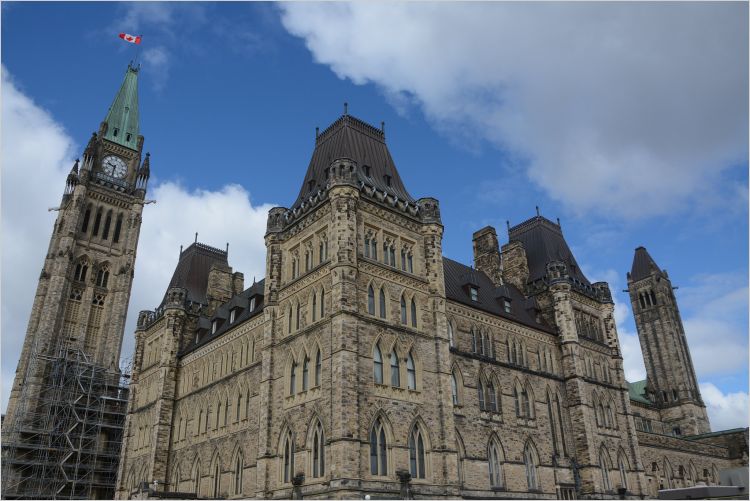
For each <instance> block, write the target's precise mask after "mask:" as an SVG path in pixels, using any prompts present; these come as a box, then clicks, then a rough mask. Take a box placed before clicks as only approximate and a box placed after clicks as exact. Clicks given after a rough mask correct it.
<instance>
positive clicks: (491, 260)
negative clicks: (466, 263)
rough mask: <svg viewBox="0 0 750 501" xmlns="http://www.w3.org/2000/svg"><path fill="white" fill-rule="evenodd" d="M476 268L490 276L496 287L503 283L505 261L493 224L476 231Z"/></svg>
mask: <svg viewBox="0 0 750 501" xmlns="http://www.w3.org/2000/svg"><path fill="white" fill-rule="evenodd" d="M472 240H473V242H474V268H476V269H477V270H478V271H481V272H483V273H484V274H485V275H487V276H488V277H490V280H492V283H493V284H495V286H496V287H499V286H501V285H503V262H502V259H501V258H500V247H499V246H498V243H497V233H496V232H495V228H493V227H492V226H485V227H484V228H482V229H481V230H479V231H476V232H474V236H473V239H472Z"/></svg>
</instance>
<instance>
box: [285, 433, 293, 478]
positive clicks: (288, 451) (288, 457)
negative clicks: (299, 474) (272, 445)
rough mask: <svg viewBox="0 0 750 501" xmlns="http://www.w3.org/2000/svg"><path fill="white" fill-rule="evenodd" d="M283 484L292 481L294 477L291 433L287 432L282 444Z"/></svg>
mask: <svg viewBox="0 0 750 501" xmlns="http://www.w3.org/2000/svg"><path fill="white" fill-rule="evenodd" d="M283 460H284V472H283V473H284V483H285V484H288V483H289V482H291V481H292V477H293V476H294V439H293V438H292V432H291V431H287V434H286V440H285V442H284V457H283Z"/></svg>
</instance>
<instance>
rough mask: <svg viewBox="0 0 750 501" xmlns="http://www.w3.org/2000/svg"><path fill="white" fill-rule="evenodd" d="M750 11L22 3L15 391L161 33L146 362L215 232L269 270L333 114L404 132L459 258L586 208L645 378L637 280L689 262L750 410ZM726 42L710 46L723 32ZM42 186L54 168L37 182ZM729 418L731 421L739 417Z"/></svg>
mask: <svg viewBox="0 0 750 501" xmlns="http://www.w3.org/2000/svg"><path fill="white" fill-rule="evenodd" d="M747 13H748V12H747V5H746V4H741V3H736V4H729V5H727V4H724V5H717V4H713V5H706V4H677V3H674V4H667V5H664V4H642V3H632V4H617V5H599V4H589V3H583V4H579V3H576V4H563V3H556V4H532V5H522V4H482V3H476V4H465V3H462V4H449V3H444V4H439V5H438V4H429V3H417V4H399V3H387V4H385V5H381V4H375V3H371V2H367V3H363V4H356V5H352V4H337V3H326V4H317V3H312V4H291V3H288V4H266V3H235V2H232V3H211V4H208V3H191V4H183V3H169V4H164V3H90V2H81V3H66V2H60V3H41V2H40V3H36V2H35V3H15V2H3V4H2V48H3V51H2V65H3V82H2V83H3V89H2V97H3V116H2V119H3V121H2V136H3V154H2V155H3V157H2V159H3V165H2V175H3V185H2V194H3V197H2V209H3V237H4V238H3V241H2V242H3V243H2V251H3V257H2V264H3V277H2V293H3V305H2V306H3V315H2V328H3V335H2V348H3V355H2V362H3V366H2V374H3V390H4V395H3V399H2V406H3V407H4V406H5V402H6V400H7V388H8V387H9V385H10V381H9V380H10V378H12V374H13V371H14V369H15V364H16V361H17V358H18V353H19V350H20V344H21V342H22V337H23V336H22V333H23V332H24V330H25V325H26V321H27V318H28V311H29V309H30V306H31V301H32V298H33V291H34V286H35V283H33V284H30V283H29V282H30V281H28V280H25V277H26V276H29V275H26V273H29V274H30V276H36V274H37V273H38V269H39V266H41V264H42V260H43V255H44V249H45V247H46V245H47V241H48V237H49V231H50V228H51V224H52V220H53V219H54V213H48V212H46V208H47V207H52V206H54V205H56V204H57V203H58V201H59V196H60V194H61V193H62V189H63V179H64V175H65V174H66V173H67V171H68V170H69V169H70V165H71V162H72V160H73V159H75V158H76V157H77V156H79V155H80V152H81V149H82V146H83V145H85V142H86V141H87V139H88V137H89V136H90V134H91V132H92V131H94V130H95V129H96V128H97V127H98V124H99V122H100V121H101V120H102V118H103V117H104V115H105V113H106V110H107V107H108V106H109V104H110V103H111V100H112V98H113V97H114V93H115V92H116V90H117V88H118V86H119V84H120V82H121V80H122V76H123V74H124V70H125V68H126V65H127V63H128V61H129V60H130V59H132V58H133V57H135V50H134V47H133V46H130V45H128V44H126V43H124V42H123V41H121V40H120V39H119V38H117V33H119V32H121V31H125V32H129V33H133V34H142V35H143V44H142V46H141V49H140V50H141V52H140V54H139V59H140V61H141V62H142V65H143V67H142V72H141V77H140V113H141V131H142V133H143V135H144V136H145V138H146V143H145V150H146V151H149V152H151V155H152V173H153V174H152V175H153V177H152V181H151V185H150V188H151V192H150V194H149V197H153V198H154V199H156V200H157V204H155V205H151V206H148V207H147V209H146V211H145V214H144V226H143V232H142V236H141V243H140V247H139V251H138V252H139V260H138V264H137V267H136V279H135V283H134V290H133V300H132V304H131V309H130V314H129V320H128V329H127V330H126V333H125V337H126V342H125V346H124V351H123V356H127V354H128V351H129V350H132V345H133V344H132V326H133V323H134V320H135V316H136V314H137V311H138V310H140V309H147V308H152V307H154V306H156V304H158V301H159V297H160V295H161V294H162V293H163V289H164V287H165V286H166V283H167V281H168V279H169V275H170V274H171V270H172V269H173V267H174V265H175V262H176V258H177V252H178V249H179V245H180V244H189V243H190V242H191V241H192V239H193V234H194V232H195V231H198V232H200V235H201V236H200V239H201V240H202V241H205V242H206V243H208V244H212V245H215V246H218V247H222V246H223V245H224V243H225V242H227V241H228V242H229V243H230V263H231V264H232V265H233V266H234V267H235V269H238V270H240V271H243V272H244V273H245V277H246V283H247V282H250V281H252V277H253V276H257V277H258V278H260V277H261V276H262V273H263V268H264V252H263V240H262V236H263V231H264V228H265V214H266V211H267V210H268V208H269V207H271V206H273V205H288V204H290V203H291V202H292V201H293V200H294V199H295V197H296V195H297V191H298V190H299V187H300V184H301V182H302V177H303V175H304V172H305V169H306V167H307V163H308V162H309V159H310V155H311V153H312V148H313V141H314V130H315V127H316V126H319V127H321V129H322V128H325V127H326V126H327V125H328V124H329V123H330V122H332V121H333V120H335V119H336V118H337V117H338V116H339V115H340V114H341V112H342V110H343V102H344V101H348V102H349V111H350V113H352V114H353V115H355V116H357V117H359V118H362V119H364V120H366V121H368V122H370V123H372V124H374V125H379V123H380V121H385V123H386V126H385V127H386V137H387V142H388V144H389V147H390V150H391V153H392V155H393V157H394V159H395V162H396V164H397V166H398V168H399V171H400V174H401V176H402V177H403V179H404V182H405V184H406V186H407V189H409V191H410V192H411V194H412V195H413V196H415V197H421V196H433V197H436V198H438V199H439V200H440V202H441V209H442V216H443V223H444V225H445V237H444V242H443V244H444V254H445V255H446V256H449V257H451V258H454V259H457V260H459V261H462V262H465V263H470V262H471V234H472V232H473V231H475V230H477V229H479V228H481V227H483V226H485V225H488V224H490V225H493V226H495V227H496V228H497V230H498V234H499V236H500V238H501V241H502V242H505V241H506V240H507V236H506V233H505V221H506V220H510V222H511V224H516V223H518V222H521V221H522V220H524V219H527V218H529V217H531V216H533V215H534V210H535V209H534V207H535V206H536V205H538V206H540V208H541V212H542V214H543V215H545V216H547V217H549V218H551V219H554V218H556V217H559V218H560V219H561V220H562V225H563V230H564V232H565V236H566V238H567V241H568V243H569V244H570V246H571V247H572V249H573V251H574V253H575V255H576V257H577V259H578V261H579V263H580V264H581V266H582V267H583V268H584V270H585V272H586V273H587V276H588V278H589V279H591V280H592V281H593V280H606V281H608V282H610V285H611V289H612V290H613V292H614V293H615V299H616V302H617V310H616V311H617V316H618V330H619V334H620V338H621V344H622V346H623V352H624V354H625V357H626V374H627V376H628V377H629V378H630V379H637V378H641V377H645V373H644V371H643V365H642V362H641V360H640V353H639V347H638V342H637V337H636V336H635V327H634V324H633V321H632V315H631V314H630V307H629V304H628V299H627V295H626V294H624V293H622V292H621V291H622V289H624V288H625V287H626V279H625V273H626V272H627V271H628V270H629V269H630V265H631V262H632V257H633V250H634V249H635V247H636V246H638V245H645V246H646V247H647V248H648V249H649V251H650V253H651V254H652V256H653V257H654V259H656V261H657V263H658V264H659V265H660V266H662V267H664V268H667V269H668V271H669V274H670V277H671V279H672V281H673V283H674V284H675V285H678V286H679V287H680V289H679V290H678V291H677V297H678V301H679V302H680V307H681V312H682V315H683V320H684V321H685V327H686V331H687V335H688V340H689V343H690V346H691V348H692V352H693V359H694V361H695V364H696V369H697V372H698V376H699V380H700V382H701V383H702V388H703V393H704V398H705V399H706V401H707V403H708V405H709V411H710V412H711V417H712V419H713V423H714V428H715V429H716V428H720V427H723V426H741V425H743V424H744V425H747V391H748V383H747V381H748V356H747V353H748V343H747V341H748V336H747V335H748V329H747V326H748V307H747V302H748V164H747V151H748V144H747V137H748V116H747V109H748V100H747V99H748V98H747V88H748V77H747V73H748V67H747V59H748V57H747V56H748V53H747V23H746V21H747ZM708 41H710V43H708ZM29 180H33V181H34V183H33V184H31V183H29ZM722 425H723V426H722Z"/></svg>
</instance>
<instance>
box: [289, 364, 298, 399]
mask: <svg viewBox="0 0 750 501" xmlns="http://www.w3.org/2000/svg"><path fill="white" fill-rule="evenodd" d="M295 393H297V362H294V361H292V368H291V370H290V372H289V394H290V395H294V394H295Z"/></svg>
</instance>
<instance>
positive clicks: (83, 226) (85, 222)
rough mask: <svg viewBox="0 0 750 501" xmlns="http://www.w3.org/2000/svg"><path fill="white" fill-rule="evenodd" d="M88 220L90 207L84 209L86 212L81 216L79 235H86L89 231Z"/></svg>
mask: <svg viewBox="0 0 750 501" xmlns="http://www.w3.org/2000/svg"><path fill="white" fill-rule="evenodd" d="M89 219H91V205H89V206H88V207H86V212H85V213H84V214H83V223H81V233H86V231H87V230H88V229H89Z"/></svg>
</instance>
